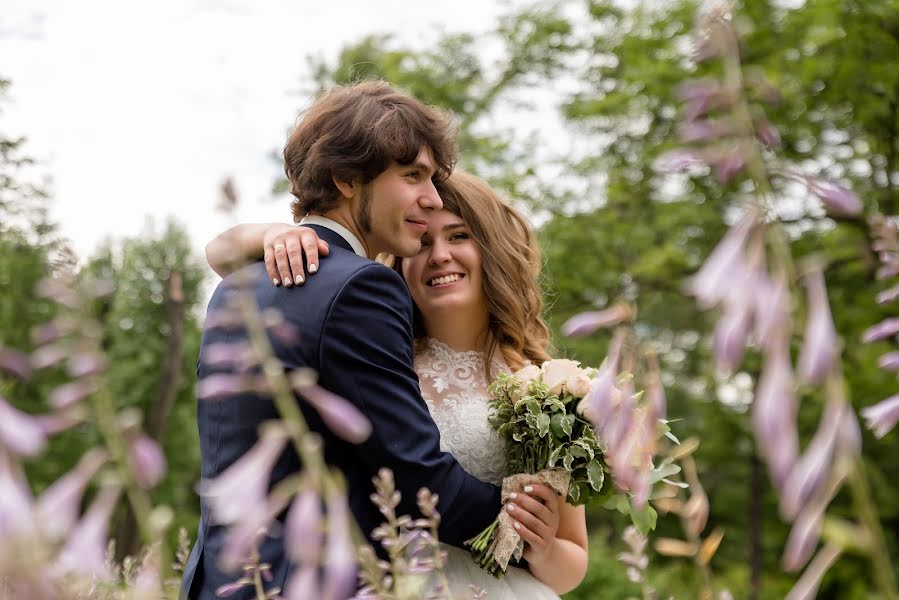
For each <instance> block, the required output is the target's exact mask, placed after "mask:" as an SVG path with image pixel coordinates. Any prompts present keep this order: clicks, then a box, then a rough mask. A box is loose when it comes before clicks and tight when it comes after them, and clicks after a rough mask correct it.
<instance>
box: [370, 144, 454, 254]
mask: <svg viewBox="0 0 899 600" xmlns="http://www.w3.org/2000/svg"><path fill="white" fill-rule="evenodd" d="M434 173H435V167H434V160H433V158H432V156H431V151H430V149H429V148H427V147H425V148H422V150H421V152H419V154H418V156H417V157H416V158H415V160H414V161H412V163H411V164H400V163H397V162H394V163H392V164H391V165H390V166H389V167H387V169H386V170H385V171H384V172H383V173H381V174H380V175H378V176H377V177H375V178H374V179H373V180H372V181H371V182H370V183H369V184H368V185H366V186H364V188H363V190H362V193H361V197H360V199H359V201H358V203H357V205H356V215H355V219H356V222H357V223H358V224H359V228H360V229H361V230H362V233H363V235H364V236H365V242H366V245H367V246H368V248H369V251H370V252H371V253H372V256H375V255H377V254H380V253H381V252H389V253H390V254H393V255H395V256H402V257H407V256H414V255H416V254H418V252H419V250H421V238H422V236H423V235H424V234H425V232H426V231H427V229H428V215H429V214H430V213H432V212H433V211H435V210H439V209H440V208H442V207H443V202H442V201H441V200H440V195H439V194H438V193H437V189H436V188H435V187H434V182H433V181H432V178H433V177H434Z"/></svg>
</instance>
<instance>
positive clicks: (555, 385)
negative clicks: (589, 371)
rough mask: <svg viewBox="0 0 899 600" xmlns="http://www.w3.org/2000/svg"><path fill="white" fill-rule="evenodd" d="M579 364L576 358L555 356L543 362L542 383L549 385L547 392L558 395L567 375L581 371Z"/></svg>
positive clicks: (574, 374)
mask: <svg viewBox="0 0 899 600" xmlns="http://www.w3.org/2000/svg"><path fill="white" fill-rule="evenodd" d="M580 364H581V363H579V362H578V361H576V360H568V359H566V358H556V359H553V360H548V361H546V362H545V363H543V366H542V367H541V370H542V371H543V383H545V384H546V385H547V386H548V387H549V393H550V394H554V395H559V394H561V393H562V386H563V385H564V384H565V381H566V380H567V379H568V378H569V377H576V376H577V374H578V373H580V372H581V368H580Z"/></svg>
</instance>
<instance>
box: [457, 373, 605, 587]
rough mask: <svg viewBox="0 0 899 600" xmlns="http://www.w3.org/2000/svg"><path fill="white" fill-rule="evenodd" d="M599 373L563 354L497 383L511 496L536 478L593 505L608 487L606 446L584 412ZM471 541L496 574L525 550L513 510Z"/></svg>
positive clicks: (495, 422) (506, 487) (495, 418)
mask: <svg viewBox="0 0 899 600" xmlns="http://www.w3.org/2000/svg"><path fill="white" fill-rule="evenodd" d="M595 375H596V369H589V368H581V367H580V363H578V362H576V361H573V360H565V359H556V360H550V361H547V362H545V363H543V365H542V366H540V367H538V366H536V365H531V366H527V367H525V368H523V369H521V370H520V371H517V372H516V373H502V374H500V375H499V377H498V378H497V379H496V380H495V381H494V382H493V383H492V384H491V385H490V387H489V393H490V397H491V400H490V407H491V409H492V414H491V416H490V425H491V426H492V427H493V428H494V429H496V431H497V432H498V433H499V435H500V437H501V438H502V439H503V441H504V442H505V445H506V451H507V454H508V456H509V472H511V473H518V475H514V476H512V477H507V478H506V479H505V480H504V482H503V491H502V495H503V501H505V500H506V499H507V498H508V494H509V493H511V492H513V491H517V490H518V488H520V487H521V486H523V485H525V484H528V483H542V484H544V485H546V486H548V487H550V488H552V489H554V490H555V491H556V493H558V494H559V495H561V496H562V497H564V498H565V499H566V501H567V502H568V503H569V504H572V505H580V504H585V503H587V502H588V501H589V500H590V499H591V497H593V496H594V495H595V494H598V493H599V492H600V490H602V486H603V480H604V479H605V472H606V471H607V470H608V469H607V466H606V464H605V462H604V459H603V451H604V450H605V447H604V445H603V443H602V441H601V440H600V439H599V438H598V436H597V435H596V431H595V430H594V428H593V426H592V425H591V423H590V422H589V421H587V420H585V419H584V418H583V417H582V416H580V415H579V414H578V411H577V406H578V403H579V402H580V400H581V399H582V398H584V397H585V396H586V395H587V394H588V393H589V392H590V388H591V382H592V380H593V377H594V376H595ZM466 544H468V545H470V546H471V551H472V555H473V557H474V559H475V562H477V563H478V564H479V565H480V566H481V568H483V569H484V570H486V571H488V572H490V573H491V574H493V575H494V576H495V577H502V575H503V574H504V573H505V570H506V567H507V566H508V563H509V560H510V559H511V558H512V557H515V558H520V557H521V554H522V551H523V548H524V542H523V541H522V540H521V538H520V537H519V536H518V534H517V533H516V532H515V530H514V528H513V526H512V519H511V517H510V516H509V515H508V514H507V513H506V511H501V513H500V515H499V517H497V519H496V520H495V521H494V522H493V523H492V524H491V525H490V526H488V527H487V528H486V529H485V530H484V531H482V532H481V533H480V534H479V535H478V536H477V537H475V538H473V539H471V540H468V542H466Z"/></svg>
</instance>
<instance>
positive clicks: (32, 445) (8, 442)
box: [0, 396, 47, 456]
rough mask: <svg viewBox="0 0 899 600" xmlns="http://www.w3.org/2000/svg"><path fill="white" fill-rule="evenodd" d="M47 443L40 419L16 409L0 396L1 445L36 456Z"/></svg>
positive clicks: (22, 453)
mask: <svg viewBox="0 0 899 600" xmlns="http://www.w3.org/2000/svg"><path fill="white" fill-rule="evenodd" d="M46 443H47V436H46V434H45V432H44V428H43V427H42V426H41V422H40V420H39V419H38V418H37V417H35V416H32V415H30V414H28V413H25V412H22V411H20V410H18V409H16V408H15V407H14V406H12V405H11V404H9V403H8V402H7V401H6V399H5V398H3V396H0V445H2V446H4V447H6V448H8V449H9V450H11V451H12V452H15V453H16V454H18V455H20V456H35V455H37V454H39V453H40V451H41V450H43V449H44V445H45V444H46Z"/></svg>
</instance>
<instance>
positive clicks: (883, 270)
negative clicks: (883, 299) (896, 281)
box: [875, 260, 899, 281]
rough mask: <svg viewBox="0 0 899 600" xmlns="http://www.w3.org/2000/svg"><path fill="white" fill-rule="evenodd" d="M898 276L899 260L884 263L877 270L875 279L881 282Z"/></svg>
mask: <svg viewBox="0 0 899 600" xmlns="http://www.w3.org/2000/svg"><path fill="white" fill-rule="evenodd" d="M896 275H899V260H892V261H889V262H887V263H884V264H883V265H881V266H880V267H879V268H878V269H877V273H876V274H875V278H876V279H877V280H878V281H879V280H881V279H889V278H890V277H895V276H896Z"/></svg>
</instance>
